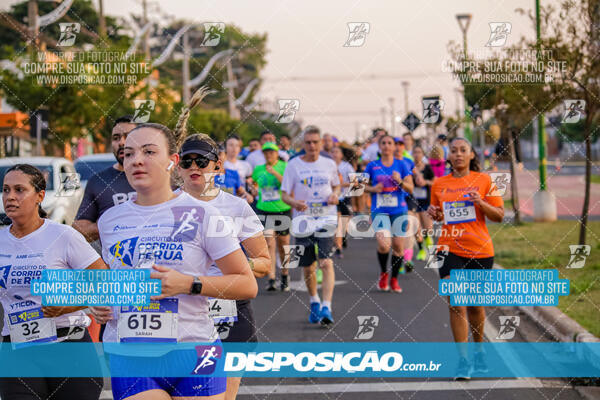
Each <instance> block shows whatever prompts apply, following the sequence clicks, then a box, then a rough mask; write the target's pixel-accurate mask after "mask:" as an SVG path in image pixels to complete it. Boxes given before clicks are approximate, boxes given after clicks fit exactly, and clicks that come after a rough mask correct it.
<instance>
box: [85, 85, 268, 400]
mask: <svg viewBox="0 0 600 400" xmlns="http://www.w3.org/2000/svg"><path fill="white" fill-rule="evenodd" d="M195 96H196V95H195ZM195 96H194V97H195ZM177 130H179V127H176V131H177ZM124 150H125V155H124V163H123V167H124V169H125V174H126V176H127V180H128V181H129V183H130V184H131V186H132V187H133V188H134V189H135V190H136V193H137V199H136V200H135V201H133V200H130V201H128V202H126V203H122V204H120V205H118V206H115V207H113V208H111V209H109V210H108V211H107V212H106V213H105V214H103V215H102V217H101V218H100V220H99V222H98V227H99V232H100V237H101V241H102V252H103V257H104V259H105V260H109V261H110V266H111V267H112V268H128V269H129V268H136V267H138V266H139V265H140V262H141V263H143V262H144V261H145V257H144V256H146V255H149V256H151V257H152V258H153V263H154V264H155V265H153V269H154V271H155V272H153V273H152V274H151V277H152V278H155V279H161V281H162V294H161V295H160V296H158V297H156V298H154V299H153V302H152V304H151V307H144V308H142V309H141V310H139V309H138V307H125V308H121V309H120V311H118V312H110V311H109V312H106V310H102V313H101V312H99V310H96V312H95V314H94V315H95V316H97V317H98V319H104V320H108V322H107V326H106V330H105V332H104V342H130V341H154V342H157V341H158V342H213V341H215V340H217V339H218V336H217V333H216V330H215V328H214V322H213V321H212V319H211V318H210V316H209V302H208V299H207V297H213V298H221V299H231V300H243V299H250V298H254V297H255V296H256V293H257V285H256V279H255V278H254V275H253V274H252V270H251V268H250V265H249V263H248V260H247V259H246V256H245V255H244V253H243V252H242V251H241V249H240V246H239V242H238V239H237V238H236V237H235V236H233V235H213V234H210V233H209V229H212V228H213V226H211V224H214V222H215V221H219V223H221V224H224V225H225V226H224V228H225V229H230V230H231V231H232V232H233V227H232V226H231V224H229V223H227V222H226V221H223V218H222V217H221V215H220V213H219V211H218V210H217V209H216V208H214V207H213V206H212V205H210V204H207V203H206V202H202V201H199V200H197V199H195V198H193V197H192V196H191V195H189V194H188V193H186V192H180V193H178V194H176V193H174V192H173V191H172V190H171V185H170V179H171V172H172V169H173V167H174V166H175V165H176V164H177V163H178V162H179V154H178V152H177V150H178V149H177V142H176V138H175V135H174V134H173V132H172V131H171V130H170V129H169V128H167V127H165V126H163V125H160V124H154V123H146V124H140V125H138V126H137V127H136V128H135V129H133V130H132V131H131V132H130V133H129V135H128V136H127V141H126V143H125V149H124ZM211 221H212V222H211ZM116 226H124V227H125V229H115V227H116ZM139 245H143V246H144V249H145V251H144V256H143V257H141V258H140V255H139V251H136V249H137V246H139ZM126 246H128V249H129V250H131V251H130V252H128V253H124V252H122V251H121V250H123V249H124V247H126ZM148 249H150V251H148ZM117 250H118V252H117ZM124 254H127V255H129V254H133V257H129V256H127V257H126V256H124ZM135 254H137V257H136V256H135ZM213 260H214V262H215V263H216V265H217V267H218V268H219V269H220V270H221V271H222V273H223V276H207V275H208V270H209V268H210V265H211V264H212V263H213ZM147 309H153V311H152V313H153V315H154V314H158V315H159V318H160V319H161V321H160V322H161V326H162V328H161V329H160V330H158V331H156V330H152V329H148V328H150V326H148V327H146V325H144V324H139V325H138V326H135V327H134V326H132V325H131V324H127V323H118V321H119V320H121V321H126V320H127V319H128V318H132V316H136V317H138V318H139V315H140V314H143V313H144V312H147ZM157 309H158V310H159V312H158V313H157V312H156V310H157ZM114 311H117V310H114ZM174 313H176V314H177V318H176V319H175V318H173V317H172V315H173V314H174ZM100 322H103V321H102V320H101V321H100ZM138 358H139V357H138ZM129 360H130V357H123V358H119V357H115V365H116V366H117V367H119V368H127V366H128V365H129ZM134 361H135V360H134ZM134 361H131V362H134ZM138 361H139V360H138ZM112 363H113V359H112V358H111V368H112V367H113V365H112ZM225 385H226V378H225V377H201V376H198V377H191V378H187V377H186V378H160V377H154V378H152V377H141V378H119V377H116V378H114V377H113V378H112V389H113V396H114V398H115V400H121V399H124V398H129V397H131V398H134V399H135V400H146V399H148V400H150V399H152V400H154V399H171V398H176V399H180V398H186V397H194V398H196V397H202V398H204V397H209V398H211V399H223V398H224V394H223V393H224V392H225V388H226V387H225ZM211 396H212V397H211Z"/></svg>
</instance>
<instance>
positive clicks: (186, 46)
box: [182, 31, 190, 104]
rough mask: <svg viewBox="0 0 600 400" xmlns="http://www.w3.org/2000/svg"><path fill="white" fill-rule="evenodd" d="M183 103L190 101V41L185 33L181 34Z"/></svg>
mask: <svg viewBox="0 0 600 400" xmlns="http://www.w3.org/2000/svg"><path fill="white" fill-rule="evenodd" d="M182 65H183V71H182V75H183V96H182V97H183V102H184V103H185V104H187V103H188V102H189V101H190V41H189V34H188V32H187V31H186V32H185V33H184V34H183V63H182Z"/></svg>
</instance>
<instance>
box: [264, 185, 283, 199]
mask: <svg viewBox="0 0 600 400" xmlns="http://www.w3.org/2000/svg"><path fill="white" fill-rule="evenodd" d="M261 193H262V201H277V200H279V199H280V198H281V197H280V196H279V189H273V188H268V189H267V188H264V189H263V190H262V192H261Z"/></svg>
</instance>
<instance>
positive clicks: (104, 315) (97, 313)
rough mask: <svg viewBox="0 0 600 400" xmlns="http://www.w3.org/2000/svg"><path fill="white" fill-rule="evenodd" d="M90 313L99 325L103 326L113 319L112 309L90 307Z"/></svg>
mask: <svg viewBox="0 0 600 400" xmlns="http://www.w3.org/2000/svg"><path fill="white" fill-rule="evenodd" d="M90 313H91V314H92V315H93V316H94V319H95V320H96V322H97V323H99V324H105V323H106V322H108V321H110V320H111V319H113V314H112V309H111V308H110V307H106V306H99V307H90Z"/></svg>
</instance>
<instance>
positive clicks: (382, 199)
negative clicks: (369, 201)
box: [377, 193, 398, 208]
mask: <svg viewBox="0 0 600 400" xmlns="http://www.w3.org/2000/svg"><path fill="white" fill-rule="evenodd" d="M379 207H398V197H397V196H396V195H394V194H392V193H377V208H379Z"/></svg>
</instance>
